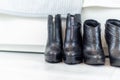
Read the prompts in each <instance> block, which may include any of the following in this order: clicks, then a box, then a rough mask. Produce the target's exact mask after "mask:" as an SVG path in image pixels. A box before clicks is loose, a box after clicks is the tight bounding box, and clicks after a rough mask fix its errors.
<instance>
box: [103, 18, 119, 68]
mask: <svg viewBox="0 0 120 80" xmlns="http://www.w3.org/2000/svg"><path fill="white" fill-rule="evenodd" d="M105 38H106V42H107V44H108V52H109V57H110V63H111V65H112V66H119V67H120V20H116V19H109V20H107V21H106V27H105Z"/></svg>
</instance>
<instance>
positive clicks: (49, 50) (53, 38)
mask: <svg viewBox="0 0 120 80" xmlns="http://www.w3.org/2000/svg"><path fill="white" fill-rule="evenodd" d="M82 54H83V52H82V36H81V22H80V15H79V14H76V15H70V14H68V15H67V20H66V33H65V40H64V44H63V42H62V29H61V17H60V15H56V16H55V21H54V22H53V17H52V16H51V15H49V17H48V42H47V46H46V51H45V60H46V61H47V62H50V63H58V62H61V61H62V59H63V60H64V62H65V63H67V64H77V63H81V62H82V60H83V55H82Z"/></svg>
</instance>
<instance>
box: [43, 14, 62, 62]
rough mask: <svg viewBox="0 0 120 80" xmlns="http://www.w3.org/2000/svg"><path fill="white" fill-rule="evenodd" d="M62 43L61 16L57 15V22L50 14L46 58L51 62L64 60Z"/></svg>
mask: <svg viewBox="0 0 120 80" xmlns="http://www.w3.org/2000/svg"><path fill="white" fill-rule="evenodd" d="M62 47H63V43H62V29H61V17H60V15H56V16H55V22H53V17H52V16H51V15H49V16H48V41H47V45H46V51H45V60H46V61H47V62H50V63H58V62H61V61H62V54H63V52H62V51H63V49H62Z"/></svg>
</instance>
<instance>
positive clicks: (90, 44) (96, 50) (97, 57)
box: [83, 20, 105, 65]
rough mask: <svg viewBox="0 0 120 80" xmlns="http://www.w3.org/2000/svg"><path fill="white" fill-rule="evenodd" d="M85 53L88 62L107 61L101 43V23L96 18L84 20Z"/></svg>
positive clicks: (99, 63)
mask: <svg viewBox="0 0 120 80" xmlns="http://www.w3.org/2000/svg"><path fill="white" fill-rule="evenodd" d="M83 54H84V62H85V63H86V64H90V65H103V64H104V62H105V56H104V51H103V48H102V44H101V30H100V24H99V23H98V22H97V21H95V20H86V21H85V22H84V34H83Z"/></svg>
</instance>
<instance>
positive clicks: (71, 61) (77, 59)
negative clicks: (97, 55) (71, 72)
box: [64, 56, 82, 65]
mask: <svg viewBox="0 0 120 80" xmlns="http://www.w3.org/2000/svg"><path fill="white" fill-rule="evenodd" d="M64 62H65V63H66V64H71V65H72V64H79V63H81V62H82V59H81V58H80V57H76V56H65V57H64Z"/></svg>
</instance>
